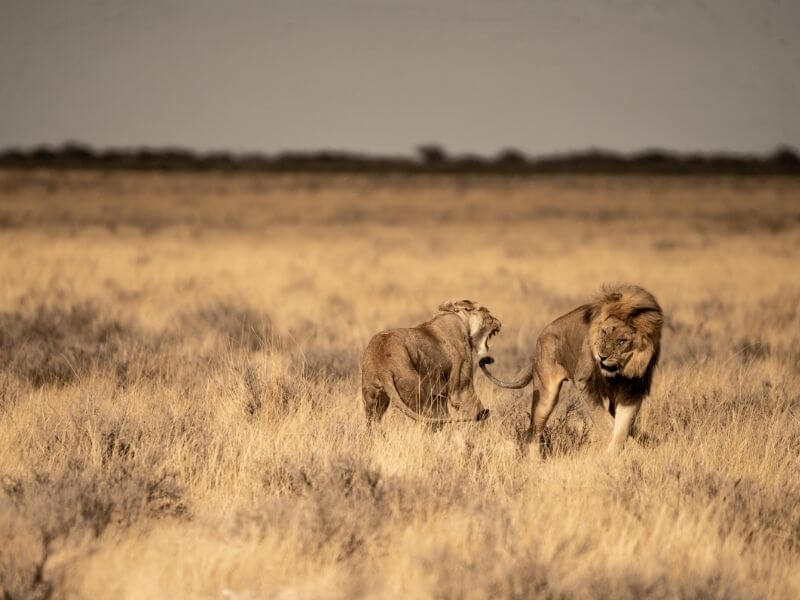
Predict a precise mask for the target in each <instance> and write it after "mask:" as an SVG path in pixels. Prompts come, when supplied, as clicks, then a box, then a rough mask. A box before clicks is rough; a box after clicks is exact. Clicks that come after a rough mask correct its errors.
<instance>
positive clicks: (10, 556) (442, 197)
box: [0, 171, 800, 600]
mask: <svg viewBox="0 0 800 600" xmlns="http://www.w3.org/2000/svg"><path fill="white" fill-rule="evenodd" d="M605 282H633V283H638V284H641V285H643V286H645V287H647V288H648V289H650V290H651V291H652V292H653V293H654V294H655V295H656V297H657V298H658V299H659V301H660V302H661V304H662V306H663V308H664V311H665V315H666V324H665V331H664V337H663V350H662V356H661V362H660V366H659V369H658V371H657V374H656V378H655V382H654V387H653V391H652V395H651V396H650V398H649V399H648V400H646V402H645V405H644V407H643V409H642V413H641V414H640V418H639V422H638V423H639V430H640V431H639V434H638V442H637V443H629V445H628V447H627V448H626V450H625V451H624V452H623V454H622V455H621V456H619V457H617V458H612V457H609V456H607V455H606V453H605V451H604V446H605V444H604V443H598V442H597V441H596V440H595V438H594V436H593V432H592V429H591V427H590V425H589V423H588V422H587V420H586V419H585V418H584V416H583V414H582V413H581V410H580V408H579V405H578V404H575V403H574V400H575V396H574V393H573V392H572V390H570V389H567V388H569V386H565V393H564V394H563V397H562V402H561V403H560V405H559V407H558V408H557V410H556V412H555V414H554V415H553V417H552V418H551V420H550V422H549V427H548V436H547V441H548V444H547V456H546V457H545V458H544V459H543V460H537V459H536V458H535V456H536V453H530V454H526V453H525V452H524V445H521V444H520V438H521V435H522V431H523V430H524V429H525V428H526V427H527V424H528V416H527V412H528V410H529V393H530V392H529V390H523V391H520V392H512V391H504V390H499V389H497V388H493V387H491V386H490V385H489V384H488V382H487V381H486V380H485V379H484V378H483V377H482V376H481V375H476V378H477V387H478V393H479V394H480V395H481V398H482V399H483V402H484V404H485V405H486V406H487V407H489V408H491V409H492V416H491V417H490V418H489V420H488V421H486V422H484V423H482V424H472V423H470V424H463V425H462V424H460V425H452V426H448V427H446V428H444V429H443V430H442V431H439V432H433V431H431V430H430V429H428V428H426V427H425V426H421V425H417V424H415V423H413V422H411V421H409V420H408V419H407V418H405V417H403V416H402V415H400V414H398V413H397V412H396V411H394V410H390V412H389V414H387V417H386V418H385V419H384V422H383V423H382V424H381V425H380V426H379V427H377V428H376V429H374V430H373V431H369V430H368V429H367V427H366V426H365V419H364V415H363V412H362V408H361V406H360V405H359V404H358V402H357V399H356V390H357V381H358V356H359V352H360V350H361V349H362V348H363V347H364V346H365V345H366V343H367V341H368V340H369V338H370V337H371V336H372V335H373V334H374V333H375V332H377V331H379V330H381V329H384V328H387V327H393V326H405V325H413V324H417V323H419V322H421V321H423V320H426V319H427V318H429V317H430V316H431V315H432V314H434V312H435V309H436V307H437V306H438V304H439V303H440V302H441V301H442V300H445V299H460V298H470V299H473V300H476V301H479V302H481V303H483V304H485V305H486V306H488V307H489V308H490V309H491V310H492V312H493V313H494V314H495V315H497V316H498V318H500V320H501V321H502V322H503V331H502V333H501V335H500V336H498V337H496V338H494V340H493V343H492V350H493V354H494V356H495V358H496V360H497V364H496V365H495V367H494V371H495V372H496V373H498V374H499V375H501V376H506V377H508V376H510V375H511V374H512V373H515V372H516V371H517V370H518V369H519V368H521V367H522V366H523V365H524V363H525V360H526V358H527V357H528V356H529V355H530V354H531V352H532V350H533V347H534V344H535V340H536V335H537V333H538V331H539V330H540V329H541V328H542V327H543V326H544V325H545V324H547V323H548V322H549V321H551V320H552V319H553V318H555V317H557V316H558V315H560V314H562V313H564V312H565V311H567V310H569V309H571V308H572V307H574V306H576V305H577V304H580V303H583V302H585V301H586V300H587V299H589V298H591V297H592V295H593V294H594V293H595V292H596V291H597V290H598V288H599V287H600V285H601V284H602V283H605ZM0 588H2V592H0V596H3V597H6V598H111V597H114V598H180V597H186V598H238V599H243V600H244V599H255V598H283V599H292V598H350V597H372V598H377V597H380V598H415V597H436V598H485V597H501V598H506V597H509V598H525V597H542V598H641V597H651V598H678V597H679V598H797V597H799V596H800V180H797V179H794V180H792V179H780V178H771V179H762V178H689V177H686V178H680V177H675V178H669V177H664V178H637V177H617V178H612V177H582V178H579V177H542V178H517V179H514V178H498V177H484V178H480V177H473V178H470V177H463V176H460V177H449V176H441V177H436V176H434V177H422V176H417V177H411V176H406V177H400V176H396V177H392V176H383V177H374V176H373V177H358V176H301V175H294V176H288V175H287V176H278V175H246V174H241V175H230V176H225V175H219V174H173V175H167V174H125V173H105V174H102V173H91V172H74V173H68V172H62V173H48V172H37V171H29V172H2V173H0Z"/></svg>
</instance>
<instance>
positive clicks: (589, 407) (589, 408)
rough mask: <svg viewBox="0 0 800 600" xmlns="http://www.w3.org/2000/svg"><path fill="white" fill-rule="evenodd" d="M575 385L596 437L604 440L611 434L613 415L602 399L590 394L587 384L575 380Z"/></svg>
mask: <svg viewBox="0 0 800 600" xmlns="http://www.w3.org/2000/svg"><path fill="white" fill-rule="evenodd" d="M575 387H576V388H577V390H578V392H579V393H580V396H581V399H582V400H583V407H584V408H585V409H586V412H587V413H588V414H589V418H590V419H591V420H592V424H593V425H594V427H595V429H596V430H597V435H598V437H599V438H600V439H601V440H603V441H604V442H605V440H607V439H609V438H611V436H612V433H613V430H614V417H612V416H611V413H610V412H609V410H608V408H606V406H605V404H604V403H603V399H602V398H598V397H596V396H595V395H594V394H592V393H591V392H590V391H589V389H588V386H587V385H585V384H582V382H580V381H576V382H575Z"/></svg>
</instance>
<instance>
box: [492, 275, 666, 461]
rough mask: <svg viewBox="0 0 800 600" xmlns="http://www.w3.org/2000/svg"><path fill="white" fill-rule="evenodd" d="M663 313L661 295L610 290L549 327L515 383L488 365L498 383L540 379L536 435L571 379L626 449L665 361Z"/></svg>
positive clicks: (616, 446) (616, 445)
mask: <svg viewBox="0 0 800 600" xmlns="http://www.w3.org/2000/svg"><path fill="white" fill-rule="evenodd" d="M662 323H663V313H662V311H661V307H660V306H659V305H658V302H657V301H656V299H655V297H653V295H652V294H651V293H650V292H648V291H647V290H645V289H643V288H641V287H638V286H635V285H616V286H608V287H604V288H603V289H602V291H601V294H600V296H599V297H598V298H597V299H596V300H595V301H594V302H593V303H591V304H586V305H583V306H579V307H578V308H576V309H574V310H573V311H571V312H569V313H567V314H565V315H563V316H561V317H559V318H558V319H556V320H555V321H553V322H552V323H551V324H550V325H548V326H547V327H545V328H544V330H542V332H541V334H540V335H539V339H538V340H537V342H536V353H535V355H534V358H533V361H532V364H531V366H530V368H528V369H526V370H524V371H523V372H522V373H521V374H520V376H519V377H518V378H517V379H516V380H515V381H512V382H504V381H501V380H499V379H497V378H496V377H494V376H493V375H492V374H491V373H490V372H489V371H488V369H487V368H486V365H488V364H491V362H492V360H491V359H490V358H489V359H483V360H481V362H480V366H481V369H482V370H483V372H484V373H485V374H486V376H487V377H488V378H489V379H491V380H492V381H493V382H494V383H495V384H497V385H499V386H501V387H505V388H521V387H525V386H526V385H528V384H529V383H531V382H533V384H534V389H533V399H532V401H531V425H530V430H529V433H530V439H531V440H536V441H537V442H539V443H541V439H542V431H543V430H544V426H545V424H546V423H547V419H548V418H549V416H550V413H551V412H552V410H553V408H554V407H555V405H556V403H557V402H558V396H559V392H560V390H561V385H562V384H563V383H564V381H567V380H569V381H571V382H572V383H573V384H574V385H575V387H576V389H577V390H578V391H579V392H580V394H581V397H582V398H583V401H584V402H583V404H584V406H585V408H586V409H587V412H588V413H589V416H590V417H591V418H592V421H593V422H594V424H595V426H596V427H597V428H598V430H599V432H600V435H601V436H604V437H605V436H610V437H611V443H610V447H611V449H612V450H615V451H619V450H620V449H621V448H622V447H623V445H624V443H625V440H626V439H627V437H628V435H629V434H630V431H631V428H632V426H633V423H634V421H635V419H636V415H637V414H638V412H639V408H640V406H641V402H642V400H643V398H644V397H645V396H647V394H648V393H649V392H650V384H651V381H652V376H653V370H654V368H655V366H656V364H657V362H658V356H659V351H660V343H661V327H662Z"/></svg>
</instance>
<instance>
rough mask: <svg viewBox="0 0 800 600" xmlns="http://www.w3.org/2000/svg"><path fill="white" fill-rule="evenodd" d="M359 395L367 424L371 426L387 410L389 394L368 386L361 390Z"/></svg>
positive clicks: (381, 389)
mask: <svg viewBox="0 0 800 600" xmlns="http://www.w3.org/2000/svg"><path fill="white" fill-rule="evenodd" d="M361 395H362V397H363V399H364V412H365V413H366V415H367V423H368V424H370V425H371V424H372V423H375V422H378V421H380V420H381V419H382V418H383V415H384V414H386V411H387V410H388V409H389V394H387V393H386V390H384V389H383V388H382V387H379V386H369V387H365V388H363V389H362V390H361Z"/></svg>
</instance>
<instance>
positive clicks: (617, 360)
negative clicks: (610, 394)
mask: <svg viewBox="0 0 800 600" xmlns="http://www.w3.org/2000/svg"><path fill="white" fill-rule="evenodd" d="M586 317H587V319H589V320H590V327H589V345H590V346H591V350H592V356H593V358H594V360H595V363H596V364H597V368H598V370H599V371H600V373H601V374H602V375H603V376H604V377H608V378H613V377H617V376H622V377H627V378H629V379H630V378H637V377H643V376H644V375H645V373H647V372H648V371H649V370H651V365H652V364H654V362H655V361H656V360H657V359H658V349H659V343H660V339H661V325H662V322H663V314H662V312H661V307H660V306H659V305H658V302H656V299H655V298H654V297H653V295H652V294H650V292H648V291H646V290H644V289H642V288H640V287H638V286H634V285H620V286H613V287H607V288H604V289H603V291H602V294H601V297H600V299H599V300H598V301H597V302H596V303H595V304H592V305H591V306H589V307H588V308H587V312H586Z"/></svg>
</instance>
